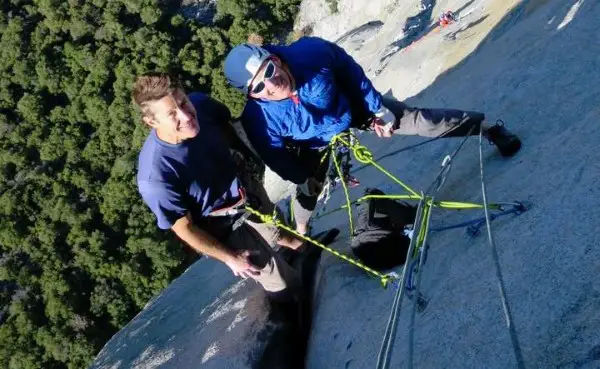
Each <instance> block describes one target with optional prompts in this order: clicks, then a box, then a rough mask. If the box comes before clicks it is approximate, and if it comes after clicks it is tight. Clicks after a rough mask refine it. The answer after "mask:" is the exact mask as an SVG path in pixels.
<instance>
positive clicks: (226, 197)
mask: <svg viewBox="0 0 600 369" xmlns="http://www.w3.org/2000/svg"><path fill="white" fill-rule="evenodd" d="M132 95H133V100H134V102H135V104H136V105H137V106H138V107H139V109H140V110H141V114H142V120H143V122H144V123H145V124H146V125H148V126H149V127H150V128H151V129H152V130H151V131H150V134H149V135H148V137H147V138H146V141H145V143H144V145H143V147H142V150H141V152H140V154H139V164H138V174H137V184H138V188H139V191H140V194H141V195H142V198H143V199H144V201H145V203H146V204H147V205H148V207H150V209H151V210H152V212H153V213H154V215H155V216H156V218H157V221H158V227H159V228H161V229H171V230H172V231H173V232H175V234H176V235H177V236H178V237H179V238H180V239H181V240H183V241H184V242H186V243H187V244H188V245H189V246H190V247H192V248H194V249H196V250H197V251H199V252H201V253H203V254H204V255H207V256H210V257H212V258H215V259H217V260H219V261H221V262H223V263H225V264H226V265H227V266H228V267H229V268H230V269H231V271H232V272H233V273H234V274H235V275H236V276H240V277H243V278H252V279H255V280H256V281H257V282H258V283H260V284H261V285H262V286H263V288H264V289H265V290H266V291H268V294H269V295H270V296H272V297H273V298H276V299H283V298H288V297H290V296H292V295H293V293H291V292H294V289H295V287H296V286H297V284H298V282H299V279H298V276H297V275H296V271H295V270H293V269H292V268H291V267H290V266H289V265H288V264H286V263H285V262H284V261H283V259H282V258H281V256H280V255H279V254H278V253H276V252H274V251H273V250H272V249H271V247H270V246H269V245H271V246H273V245H274V244H275V243H279V244H281V245H282V246H286V247H289V248H291V249H297V248H298V247H300V246H301V245H302V242H301V241H300V240H299V239H297V238H295V237H293V236H290V235H287V234H283V233H282V232H280V231H278V229H277V228H276V227H275V226H273V225H267V224H264V223H261V222H260V221H259V220H258V219H254V218H253V217H252V216H249V214H248V213H246V212H245V211H244V205H245V204H251V205H252V206H253V207H255V208H257V209H260V210H261V211H262V212H264V213H269V214H271V213H272V212H273V206H274V205H273V204H272V203H271V202H270V200H269V199H268V197H267V196H266V193H265V192H264V189H263V188H262V184H261V183H257V182H256V181H254V180H253V179H252V178H253V177H252V176H251V175H249V174H248V173H243V172H241V173H240V170H239V168H238V166H236V163H235V162H234V160H233V158H232V156H231V154H230V151H229V149H228V147H229V143H228V141H227V140H226V138H227V135H226V134H224V133H223V127H225V126H227V125H229V120H230V118H231V115H230V112H229V110H228V109H227V108H226V107H225V106H224V105H222V104H220V103H218V102H216V101H215V100H213V99H211V98H209V97H208V96H206V95H204V94H202V93H198V92H195V93H191V94H189V95H186V94H185V92H184V90H183V88H182V87H181V85H180V83H179V82H178V81H177V80H176V79H175V78H173V77H172V76H170V75H168V74H162V73H153V74H147V75H142V76H139V77H138V78H137V80H136V82H135V85H134V87H133V93H132ZM261 237H262V238H263V239H264V241H263V239H261Z"/></svg>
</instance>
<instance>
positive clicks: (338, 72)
mask: <svg viewBox="0 0 600 369" xmlns="http://www.w3.org/2000/svg"><path fill="white" fill-rule="evenodd" d="M304 42H306V46H307V47H308V48H309V49H310V52H311V54H314V55H311V57H312V58H314V59H315V60H321V61H323V62H325V63H327V64H328V65H327V67H329V68H331V70H332V71H333V73H334V75H335V76H336V84H337V85H338V88H339V89H340V91H341V92H342V93H343V94H344V95H345V96H346V97H347V98H349V100H350V103H351V104H352V103H358V102H363V103H364V104H365V108H366V109H367V110H368V111H370V112H371V113H375V112H377V111H379V109H380V108H381V93H380V92H379V91H377V90H376V89H375V87H374V86H373V83H371V80H369V78H368V77H367V75H366V74H365V71H364V70H363V69H362V67H361V66H360V65H359V64H358V63H357V62H356V61H355V60H354V59H353V58H352V57H351V56H350V55H348V53H347V52H346V51H345V50H344V49H343V48H341V47H339V46H338V45H336V44H334V43H333V42H329V41H326V40H323V39H321V38H316V37H308V38H307V39H306V40H305V41H304Z"/></svg>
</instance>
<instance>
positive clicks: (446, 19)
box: [439, 10, 457, 28]
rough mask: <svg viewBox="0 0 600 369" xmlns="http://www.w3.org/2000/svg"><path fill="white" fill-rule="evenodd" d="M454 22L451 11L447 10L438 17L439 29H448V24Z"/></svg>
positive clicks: (454, 17) (454, 15)
mask: <svg viewBox="0 0 600 369" xmlns="http://www.w3.org/2000/svg"><path fill="white" fill-rule="evenodd" d="M456 20H457V18H456V14H454V12H452V11H451V10H448V11H445V12H443V13H442V14H441V15H440V19H439V24H440V27H442V28H445V27H448V26H449V25H450V24H452V23H454V22H456Z"/></svg>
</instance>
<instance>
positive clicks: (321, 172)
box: [292, 97, 485, 223]
mask: <svg viewBox="0 0 600 369" xmlns="http://www.w3.org/2000/svg"><path fill="white" fill-rule="evenodd" d="M383 105H384V106H385V107H386V108H388V109H390V110H391V111H392V113H394V115H395V116H396V124H395V125H394V134H397V135H405V136H414V135H417V136H423V137H437V136H444V137H463V136H466V135H467V134H470V135H478V134H479V127H480V125H481V123H482V122H483V120H484V119H485V115H484V114H483V113H479V112H474V111H462V110H455V109H421V108H414V107H410V106H408V105H406V104H404V103H403V102H401V101H398V100H395V99H391V98H386V97H384V98H383ZM352 126H353V128H357V129H360V130H366V129H368V128H369V127H368V123H367V122H353V124H352ZM472 127H473V128H472ZM326 162H327V161H326ZM323 166H324V167H327V165H321V167H323ZM321 167H319V166H316V167H315V170H314V173H315V174H314V177H315V178H316V179H318V180H320V181H322V182H324V181H325V176H326V173H327V168H324V169H323V168H321ZM317 198H318V196H312V197H309V196H306V195H304V194H303V193H301V192H300V191H299V190H297V191H296V196H295V197H294V199H293V202H292V206H293V207H294V218H295V220H296V222H297V223H299V222H303V223H306V222H308V220H309V219H310V216H311V215H312V212H313V211H314V209H315V207H316V204H317Z"/></svg>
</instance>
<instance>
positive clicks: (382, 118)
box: [371, 105, 396, 137]
mask: <svg viewBox="0 0 600 369" xmlns="http://www.w3.org/2000/svg"><path fill="white" fill-rule="evenodd" d="M394 123H396V116H395V115H394V113H392V112H391V111H390V110H389V109H388V108H386V107H385V106H383V105H382V106H381V109H379V111H378V112H377V113H375V116H374V117H373V118H372V119H371V129H372V130H374V131H375V134H376V135H377V137H392V133H394Z"/></svg>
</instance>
